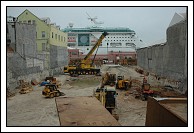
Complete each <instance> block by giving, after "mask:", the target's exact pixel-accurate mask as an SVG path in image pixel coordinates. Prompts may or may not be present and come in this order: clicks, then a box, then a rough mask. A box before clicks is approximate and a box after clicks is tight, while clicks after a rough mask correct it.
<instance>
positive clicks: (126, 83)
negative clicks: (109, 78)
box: [116, 76, 132, 90]
mask: <svg viewBox="0 0 194 133" xmlns="http://www.w3.org/2000/svg"><path fill="white" fill-rule="evenodd" d="M131 85H132V82H131V80H128V79H124V76H117V83H116V89H124V90H128V89H129V88H130V87H131Z"/></svg>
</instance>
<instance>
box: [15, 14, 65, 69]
mask: <svg viewBox="0 0 194 133" xmlns="http://www.w3.org/2000/svg"><path fill="white" fill-rule="evenodd" d="M17 21H18V22H19V23H27V24H34V25H35V26H36V45H37V54H38V56H39V58H41V59H45V60H46V63H45V68H47V69H50V68H51V69H52V68H55V67H62V66H64V65H65V64H66V63H67V55H68V52H67V33H64V32H62V31H61V30H60V26H57V25H56V24H55V23H51V20H50V18H48V17H45V18H38V17H37V16H35V15H34V14H33V13H31V12H30V11H28V10H25V11H24V12H23V13H21V14H20V15H19V16H18V18H17Z"/></svg>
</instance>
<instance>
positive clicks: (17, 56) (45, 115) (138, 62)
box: [6, 18, 188, 127]
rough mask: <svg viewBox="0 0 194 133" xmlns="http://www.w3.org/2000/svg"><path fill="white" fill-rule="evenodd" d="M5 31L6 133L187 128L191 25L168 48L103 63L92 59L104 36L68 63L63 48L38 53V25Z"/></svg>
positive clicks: (170, 34)
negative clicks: (16, 132)
mask: <svg viewBox="0 0 194 133" xmlns="http://www.w3.org/2000/svg"><path fill="white" fill-rule="evenodd" d="M13 25H14V26H15V29H14V26H13ZM7 28H8V32H7V37H8V39H7V68H8V69H7V93H6V95H7V113H6V115H7V116H6V125H7V126H8V127H17V126H19V127H28V126H30V127H31V126H35V127H36V126H38V127H39V126H43V127H44V126H50V127H77V126H78V127H82V126H85V127H110V126H113V127H187V126H188V87H187V84H188V77H187V73H188V72H187V58H188V57H187V56H188V54H187V49H188V48H187V45H188V44H187V19H186V18H185V19H183V20H181V21H179V22H177V23H175V24H172V25H171V26H169V28H168V29H167V30H166V35H167V42H165V43H161V44H155V45H153V46H150V47H144V48H139V49H137V51H136V52H135V54H133V56H132V57H131V58H125V57H124V56H121V55H120V58H116V56H114V54H110V55H111V57H110V58H114V60H111V59H110V58H108V59H107V60H106V61H105V60H103V59H100V58H99V60H95V59H94V58H95V57H96V56H97V55H95V51H96V49H98V47H99V46H100V45H101V42H102V40H103V39H104V38H105V37H106V36H108V35H109V33H108V32H106V31H104V32H103V33H102V34H101V36H100V37H99V39H98V40H97V41H96V43H95V45H93V47H92V48H91V49H90V50H89V52H88V54H86V55H81V56H79V58H76V57H74V58H72V57H71V58H70V56H68V55H67V54H69V55H70V54H71V53H70V52H72V51H73V50H70V52H69V53H68V51H69V50H68V49H66V48H64V47H61V46H54V45H53V46H52V45H51V46H50V52H49V53H48V51H46V52H44V53H40V52H37V51H36V47H37V46H36V43H35V40H36V39H35V36H34V35H35V34H36V31H35V25H25V24H21V23H16V22H14V23H8V24H7ZM17 30H19V31H20V32H18V34H17ZM27 30H31V32H27ZM14 31H15V32H14ZM21 31H22V32H21ZM16 34H17V37H18V38H17V37H16V38H15V39H14V37H15V35H16ZM22 38H23V39H22ZM23 44H25V45H23ZM29 49H33V50H34V51H33V50H29ZM51 51H52V52H51ZM119 53H120V52H119ZM119 53H116V54H115V55H118V54H119ZM177 53H179V54H177ZM113 56H114V57H113ZM47 58H49V60H46V59H47ZM110 60H111V61H110ZM49 63H50V64H52V65H50V66H49Z"/></svg>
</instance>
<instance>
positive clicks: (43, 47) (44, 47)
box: [42, 43, 46, 51]
mask: <svg viewBox="0 0 194 133" xmlns="http://www.w3.org/2000/svg"><path fill="white" fill-rule="evenodd" d="M42 51H46V44H45V43H42Z"/></svg>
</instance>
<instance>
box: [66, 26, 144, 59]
mask: <svg viewBox="0 0 194 133" xmlns="http://www.w3.org/2000/svg"><path fill="white" fill-rule="evenodd" d="M63 31H64V32H67V33H68V44H67V45H68V47H70V48H76V49H79V50H80V51H81V52H82V54H83V55H86V54H87V53H88V52H89V51H90V49H91V48H92V47H93V46H94V45H95V44H96V42H97V41H98V39H99V37H100V36H101V34H102V33H103V32H104V31H106V32H107V33H108V35H107V36H106V37H105V38H104V39H103V41H102V43H101V45H100V46H99V48H98V49H97V50H98V51H97V55H106V54H108V53H109V52H135V51H136V49H137V48H140V47H143V46H144V43H143V41H142V40H141V39H139V38H138V37H137V36H136V33H135V31H134V30H131V29H130V28H127V27H102V26H97V25H93V26H91V27H85V28H74V27H73V24H69V26H68V27H67V28H64V29H63Z"/></svg>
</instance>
